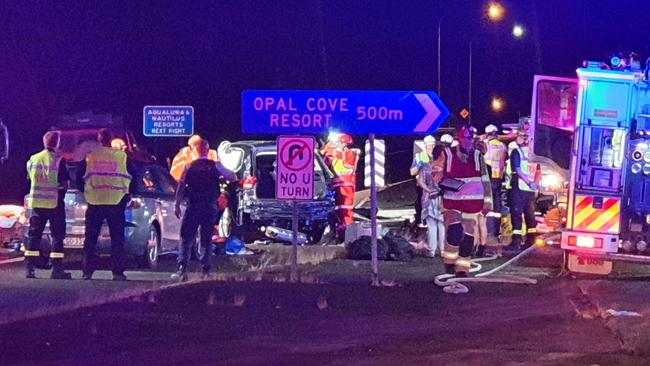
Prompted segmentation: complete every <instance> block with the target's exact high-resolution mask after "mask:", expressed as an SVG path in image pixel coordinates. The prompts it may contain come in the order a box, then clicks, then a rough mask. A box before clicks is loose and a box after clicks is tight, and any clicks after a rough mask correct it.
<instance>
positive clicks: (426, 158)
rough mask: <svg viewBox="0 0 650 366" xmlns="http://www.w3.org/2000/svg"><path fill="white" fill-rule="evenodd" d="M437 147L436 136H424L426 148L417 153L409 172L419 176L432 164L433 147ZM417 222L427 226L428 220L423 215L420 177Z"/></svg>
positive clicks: (417, 192) (416, 209)
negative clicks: (423, 169) (422, 170)
mask: <svg viewBox="0 0 650 366" xmlns="http://www.w3.org/2000/svg"><path fill="white" fill-rule="evenodd" d="M435 147H436V138H435V137H433V136H431V135H427V136H425V137H424V150H423V151H420V152H419V153H417V154H415V156H414V157H413V162H412V163H411V168H410V169H409V173H411V176H412V177H419V174H418V173H419V172H420V170H421V169H422V167H423V166H425V165H431V156H432V154H433V149H434V148H435ZM415 193H416V199H415V224H416V225H417V226H418V227H424V226H426V222H425V220H424V218H423V217H422V184H420V182H419V178H418V179H416V182H415Z"/></svg>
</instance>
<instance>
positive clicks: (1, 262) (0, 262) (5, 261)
mask: <svg viewBox="0 0 650 366" xmlns="http://www.w3.org/2000/svg"><path fill="white" fill-rule="evenodd" d="M24 260H25V257H16V258H11V259H3V260H1V261H0V264H9V263H17V262H22V261H24Z"/></svg>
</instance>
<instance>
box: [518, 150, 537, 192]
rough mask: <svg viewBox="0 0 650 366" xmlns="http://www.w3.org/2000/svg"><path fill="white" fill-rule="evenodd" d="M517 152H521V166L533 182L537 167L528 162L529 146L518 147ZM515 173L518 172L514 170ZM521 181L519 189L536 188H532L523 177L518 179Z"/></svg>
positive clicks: (529, 189) (528, 189)
mask: <svg viewBox="0 0 650 366" xmlns="http://www.w3.org/2000/svg"><path fill="white" fill-rule="evenodd" d="M517 152H519V168H520V169H521V171H522V172H523V173H524V174H525V175H526V177H527V178H528V179H529V180H530V181H531V182H532V181H534V180H535V167H534V166H533V165H532V164H530V163H529V162H528V147H518V148H517ZM513 174H517V173H516V172H513ZM517 181H518V182H519V183H518V184H519V189H520V190H522V191H529V192H534V191H535V190H534V189H532V188H530V186H529V185H528V184H526V182H524V180H523V179H521V177H519V179H517Z"/></svg>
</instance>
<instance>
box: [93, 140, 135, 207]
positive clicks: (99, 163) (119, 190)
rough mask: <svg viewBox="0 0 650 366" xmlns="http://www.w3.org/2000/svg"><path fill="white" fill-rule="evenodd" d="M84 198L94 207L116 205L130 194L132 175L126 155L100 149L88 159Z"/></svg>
mask: <svg viewBox="0 0 650 366" xmlns="http://www.w3.org/2000/svg"><path fill="white" fill-rule="evenodd" d="M84 181H85V182H86V184H85V188H84V196H85V198H86V202H88V203H89V204H92V205H116V204H118V203H119V202H120V201H121V200H122V198H123V197H124V196H125V195H126V194H127V193H129V184H130V183H131V175H129V172H128V170H127V168H126V154H125V153H124V152H123V151H119V150H114V149H111V148H110V147H104V146H102V147H99V148H97V149H95V150H93V151H92V152H91V153H90V154H88V156H87V157H86V175H84Z"/></svg>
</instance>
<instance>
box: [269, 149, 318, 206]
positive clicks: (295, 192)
mask: <svg viewBox="0 0 650 366" xmlns="http://www.w3.org/2000/svg"><path fill="white" fill-rule="evenodd" d="M315 144H316V142H315V141H314V138H313V137H308V136H280V137H278V139H277V156H278V157H277V170H276V180H275V197H276V198H277V199H279V200H289V201H310V200H312V199H313V198H314V146H315Z"/></svg>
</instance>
